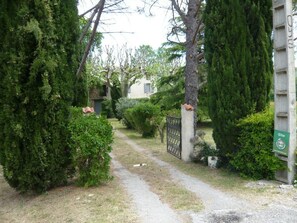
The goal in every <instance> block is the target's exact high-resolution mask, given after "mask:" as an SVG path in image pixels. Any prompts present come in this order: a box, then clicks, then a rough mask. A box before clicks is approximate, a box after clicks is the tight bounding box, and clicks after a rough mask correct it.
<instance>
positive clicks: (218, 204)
mask: <svg viewBox="0 0 297 223" xmlns="http://www.w3.org/2000/svg"><path fill="white" fill-rule="evenodd" d="M115 137H117V138H119V139H120V140H123V141H124V142H125V143H127V144H128V145H129V146H130V147H131V148H132V149H134V150H135V151H138V152H141V153H142V154H145V155H146V156H147V157H148V158H150V159H151V160H153V161H154V162H155V164H156V165H159V166H160V167H162V168H166V169H168V171H169V173H170V177H171V179H172V181H174V182H178V183H179V184H180V185H182V186H183V187H184V188H186V189H187V190H189V191H192V192H194V193H195V195H196V196H197V198H200V199H201V200H202V201H203V204H204V207H205V209H204V210H203V211H202V212H199V213H195V212H188V213H187V214H188V216H190V220H189V219H187V220H185V219H182V218H181V217H180V215H179V214H178V213H175V211H174V210H173V209H171V208H170V206H169V205H168V204H166V203H162V202H161V200H160V199H159V197H158V196H157V195H156V194H155V193H153V192H152V191H150V188H149V186H148V184H147V183H146V182H145V181H144V180H143V179H141V178H140V177H139V176H137V175H136V174H132V173H131V172H129V171H128V170H127V169H125V168H124V167H123V166H122V165H121V164H120V163H119V162H118V161H116V157H114V156H113V166H114V169H115V170H114V174H115V175H117V176H118V177H119V178H120V179H121V181H122V183H123V186H124V187H125V188H126V191H127V192H128V194H129V195H130V197H131V201H132V202H133V204H134V207H135V209H136V212H137V213H138V215H139V218H140V219H141V222H144V223H167V222H168V223H175V222H193V223H207V222H209V223H236V222H242V223H253V222H254V223H266V222H268V223H294V222H296V223H297V208H296V207H297V199H295V200H294V201H293V202H295V203H294V205H293V206H292V205H291V204H290V205H286V201H280V202H275V201H273V202H270V201H269V200H268V201H267V204H266V205H265V206H263V205H257V204H255V203H254V202H251V201H248V200H242V199H239V198H237V197H235V196H234V195H231V194H228V193H226V192H223V191H220V190H218V189H215V188H213V187H212V186H211V185H209V184H207V183H204V182H202V181H201V180H199V179H198V178H195V177H192V176H189V175H187V174H185V173H183V172H181V171H179V170H178V169H176V168H175V167H173V166H172V165H170V164H168V163H166V162H164V161H162V160H160V159H158V158H156V157H155V156H153V155H152V154H151V153H150V152H149V151H148V150H146V149H145V148H143V147H141V146H139V145H137V144H136V143H134V142H133V141H132V140H130V139H129V138H128V137H126V136H125V135H124V134H123V133H121V132H119V131H116V132H115ZM296 197H297V193H296ZM290 201H291V202H292V199H290Z"/></svg>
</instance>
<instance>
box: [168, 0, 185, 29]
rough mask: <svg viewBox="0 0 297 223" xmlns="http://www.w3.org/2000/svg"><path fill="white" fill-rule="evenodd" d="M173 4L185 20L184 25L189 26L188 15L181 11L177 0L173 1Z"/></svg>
mask: <svg viewBox="0 0 297 223" xmlns="http://www.w3.org/2000/svg"><path fill="white" fill-rule="evenodd" d="M171 3H172V5H173V7H174V9H175V10H176V11H177V13H178V14H179V16H180V17H181V19H182V20H183V22H184V24H187V16H186V14H185V13H184V12H183V11H182V10H181V9H180V7H179V5H178V4H177V2H176V0H171Z"/></svg>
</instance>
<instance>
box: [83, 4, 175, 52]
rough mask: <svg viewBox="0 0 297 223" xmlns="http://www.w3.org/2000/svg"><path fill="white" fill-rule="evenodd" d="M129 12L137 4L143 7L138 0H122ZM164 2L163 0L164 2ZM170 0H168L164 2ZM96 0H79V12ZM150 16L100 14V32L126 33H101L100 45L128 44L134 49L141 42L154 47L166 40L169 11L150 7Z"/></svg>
mask: <svg viewBox="0 0 297 223" xmlns="http://www.w3.org/2000/svg"><path fill="white" fill-rule="evenodd" d="M124 2H125V4H126V6H128V7H129V11H135V10H136V9H137V6H143V3H142V2H141V0H125V1H124ZM163 2H164V1H163ZM166 2H169V1H166ZM97 3H98V0H80V1H79V5H78V10H79V14H81V13H83V12H85V11H87V10H88V9H90V8H92V6H94V5H95V4H97ZM152 13H153V16H148V15H147V14H148V13H142V14H140V13H137V12H134V13H118V14H107V13H103V14H102V17H101V21H102V22H101V23H100V24H99V28H98V30H99V31H100V32H103V33H104V32H128V33H112V34H107V33H106V34H104V39H103V42H102V46H103V47H104V46H105V45H109V46H111V45H113V46H119V47H120V46H122V45H124V44H127V47H129V48H136V47H138V46H140V45H150V46H152V47H153V48H154V49H157V48H158V47H160V46H161V44H162V43H163V42H166V35H167V33H168V20H169V19H170V18H171V12H170V11H168V10H166V9H160V8H153V9H152Z"/></svg>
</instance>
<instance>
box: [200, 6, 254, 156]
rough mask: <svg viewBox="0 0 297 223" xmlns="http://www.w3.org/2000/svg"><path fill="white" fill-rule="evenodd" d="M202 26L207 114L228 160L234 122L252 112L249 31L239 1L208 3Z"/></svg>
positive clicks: (232, 144) (216, 138) (222, 151)
mask: <svg viewBox="0 0 297 223" xmlns="http://www.w3.org/2000/svg"><path fill="white" fill-rule="evenodd" d="M205 25H206V29H205V52H206V60H207V63H208V67H209V69H208V92H209V113H210V117H211V119H212V122H213V127H214V130H213V137H214V140H215V142H216V145H217V148H219V149H220V152H221V156H222V157H223V158H225V159H227V158H228V155H229V154H231V153H232V151H233V148H234V143H235V141H236V135H235V133H234V127H235V124H236V121H237V120H238V119H239V118H241V117H244V116H245V115H247V114H249V113H250V112H251V111H252V109H253V103H252V102H251V91H250V88H249V85H248V69H247V68H248V65H249V61H250V60H251V55H250V52H249V50H248V47H247V44H246V42H247V38H248V30H247V27H246V21H245V17H244V16H243V8H242V7H241V5H240V1H239V0H232V1H231V0H221V1H216V0H209V1H207V5H206V9H205Z"/></svg>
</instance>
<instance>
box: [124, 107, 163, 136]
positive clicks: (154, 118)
mask: <svg viewBox="0 0 297 223" xmlns="http://www.w3.org/2000/svg"><path fill="white" fill-rule="evenodd" d="M130 112H131V114H129V115H130V118H132V120H133V125H134V126H135V128H136V130H137V131H139V132H140V133H141V134H142V137H153V136H154V135H155V133H156V130H157V126H158V124H159V123H158V122H160V121H161V119H160V116H161V110H160V108H159V106H156V105H153V104H151V103H149V102H145V103H139V104H137V105H135V106H134V107H133V108H132V109H131V111H129V113H130ZM126 115H127V113H126Z"/></svg>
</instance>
